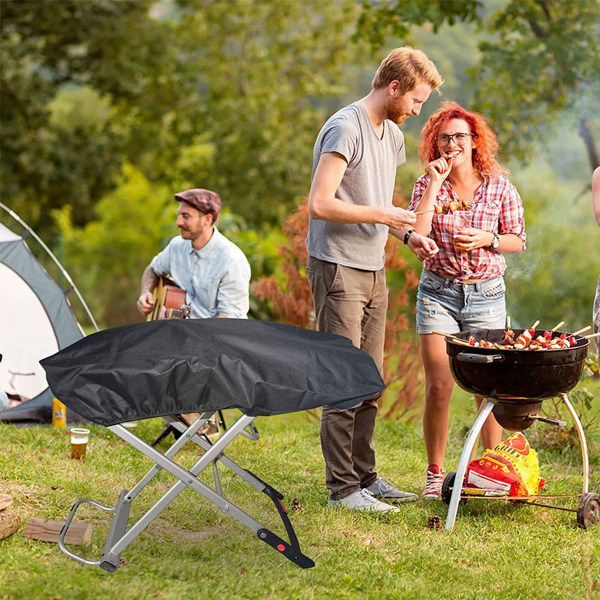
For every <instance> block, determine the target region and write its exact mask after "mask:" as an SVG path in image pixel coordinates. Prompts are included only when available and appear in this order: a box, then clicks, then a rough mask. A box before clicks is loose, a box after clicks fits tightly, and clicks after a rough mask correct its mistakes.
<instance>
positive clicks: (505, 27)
mask: <svg viewBox="0 0 600 600" xmlns="http://www.w3.org/2000/svg"><path fill="white" fill-rule="evenodd" d="M494 4H495V5H496V6H498V8H497V9H496V10H491V11H490V10H488V7H486V6H484V5H483V4H482V3H481V2H478V1H477V0H472V1H471V0H461V1H453V2H446V1H444V0H437V1H435V2H430V1H428V0H425V1H423V0H410V1H407V0H387V1H385V2H383V3H377V4H373V5H371V4H370V3H368V2H367V3H365V4H364V14H363V16H362V17H361V20H360V23H359V28H358V32H357V36H358V37H360V38H364V39H368V40H370V41H371V43H373V44H375V45H376V46H378V45H381V44H382V43H383V40H385V35H386V34H389V33H393V34H395V35H398V36H401V37H406V36H407V35H408V34H409V33H410V31H411V28H412V27H413V26H415V25H424V24H428V25H431V26H433V29H434V31H437V30H438V29H439V28H440V27H441V26H442V25H452V24H453V23H454V22H456V21H467V22H477V23H479V24H481V26H482V27H483V29H484V31H485V32H486V33H487V36H486V37H488V38H489V39H487V40H483V41H481V42H480V43H479V51H480V56H481V60H480V62H479V64H477V65H476V66H475V67H473V68H472V69H470V75H471V82H472V85H473V86H474V88H475V99H474V106H473V107H474V108H475V109H478V110H480V111H481V112H483V113H484V114H485V115H486V116H487V117H489V118H490V119H491V120H492V121H493V122H494V125H495V128H496V130H497V132H498V133H499V135H500V138H501V139H502V142H503V147H504V151H505V152H506V153H508V154H510V155H511V156H514V157H516V158H518V159H527V158H528V156H529V155H530V154H531V152H532V149H533V147H534V146H535V144H536V143H537V142H539V141H540V140H547V139H549V137H550V136H551V135H553V134H554V133H555V132H556V124H557V122H558V119H559V117H560V116H561V115H562V114H563V113H564V112H565V111H572V112H574V113H575V114H576V115H577V120H578V130H579V133H580V136H581V138H582V140H583V143H584V144H585V148H586V152H587V155H588V160H589V164H590V166H591V168H592V170H593V169H594V168H595V167H597V166H598V165H599V164H600V158H599V154H598V146H597V143H596V139H597V138H598V135H599V133H600V118H599V117H598V110H597V104H598V98H599V97H600V53H599V52H598V39H600V3H599V2H597V1H596V0H509V1H503V2H496V3H494Z"/></svg>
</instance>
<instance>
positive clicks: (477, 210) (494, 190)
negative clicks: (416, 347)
mask: <svg viewBox="0 0 600 600" xmlns="http://www.w3.org/2000/svg"><path fill="white" fill-rule="evenodd" d="M497 153H498V142H497V140H496V136H495V134H494V132H493V131H492V129H491V127H490V126H489V125H488V123H487V121H486V119H485V118H484V117H483V116H482V115H480V114H478V113H475V112H470V111H467V110H465V109H464V108H462V107H461V106H459V105H458V104H456V103H455V102H445V103H443V104H442V106H441V108H440V109H439V110H438V111H437V112H436V113H435V114H433V115H432V116H431V117H430V118H429V120H428V122H427V123H426V124H425V126H424V128H423V130H422V132H421V145H420V147H419V156H420V158H421V160H422V161H423V162H424V163H425V164H426V165H427V166H426V168H425V175H422V176H421V177H419V179H418V180H417V182H416V183H415V186H414V189H413V194H412V199H411V202H410V206H409V210H414V211H417V212H418V213H421V214H420V215H419V217H418V220H417V223H416V225H415V231H416V232H418V233H420V234H422V235H429V237H431V238H432V239H433V240H434V241H435V242H436V243H437V245H438V247H439V252H438V253H437V254H436V255H435V256H433V257H432V258H429V259H427V260H425V261H424V264H423V273H422V275H421V279H420V282H419V290H418V294H417V331H418V333H419V338H420V341H421V356H422V358H423V363H424V366H425V381H426V384H425V385H426V396H425V409H424V414H423V433H424V437H425V446H426V449H427V458H428V465H429V466H428V468H427V483H426V485H425V489H424V491H423V493H422V496H423V497H424V498H432V499H435V498H439V497H440V493H441V487H442V482H443V479H444V469H443V460H444V452H445V449H446V439H447V436H448V409H449V405H450V396H451V395H452V389H453V387H454V381H453V379H452V375H451V373H450V367H449V363H448V357H447V356H446V345H445V341H444V338H443V337H441V336H438V335H434V334H433V332H434V331H441V332H444V333H457V332H459V331H465V330H469V329H484V328H489V329H500V328H502V327H504V323H505V319H506V306H505V298H504V292H505V285H504V279H503V275H504V271H505V269H506V261H505V259H504V256H503V254H508V253H512V252H520V251H521V250H523V249H524V247H525V224H524V221H523V205H522V203H521V198H520V197H519V194H518V192H517V190H516V189H515V187H514V186H513V185H512V184H511V183H510V181H509V180H508V179H507V178H506V176H505V173H507V171H505V170H504V169H502V167H501V166H500V165H499V164H498V162H497V160H496V155H497ZM409 235H410V234H409V233H407V236H409ZM476 400H477V403H478V404H480V403H481V398H476ZM501 435H502V429H501V427H500V426H499V425H498V423H497V422H496V420H495V419H494V417H493V415H490V416H489V418H488V420H487V421H486V423H485V425H484V427H483V429H482V432H481V438H482V442H483V444H484V446H485V447H486V448H493V447H494V446H496V445H497V444H498V443H499V442H500V441H501Z"/></svg>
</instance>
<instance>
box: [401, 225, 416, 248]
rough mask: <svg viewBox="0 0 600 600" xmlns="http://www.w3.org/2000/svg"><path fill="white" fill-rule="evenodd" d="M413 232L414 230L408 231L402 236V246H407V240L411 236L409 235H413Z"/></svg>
mask: <svg viewBox="0 0 600 600" xmlns="http://www.w3.org/2000/svg"><path fill="white" fill-rule="evenodd" d="M414 232H415V230H414V229H409V230H408V231H407V232H406V233H405V234H404V245H405V246H406V244H408V238H409V237H410V236H411V234H413V233H414Z"/></svg>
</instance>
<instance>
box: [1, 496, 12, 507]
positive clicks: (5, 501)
mask: <svg viewBox="0 0 600 600" xmlns="http://www.w3.org/2000/svg"><path fill="white" fill-rule="evenodd" d="M12 503H13V499H12V498H11V497H10V496H9V495H8V494H0V510H4V509H5V508H8V507H9V506H10V505H11V504H12Z"/></svg>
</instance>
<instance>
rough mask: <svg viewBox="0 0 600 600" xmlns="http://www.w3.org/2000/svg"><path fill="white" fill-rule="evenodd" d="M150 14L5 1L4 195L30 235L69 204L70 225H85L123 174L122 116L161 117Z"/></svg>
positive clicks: (128, 7) (161, 56)
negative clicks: (146, 113)
mask: <svg viewBox="0 0 600 600" xmlns="http://www.w3.org/2000/svg"><path fill="white" fill-rule="evenodd" d="M149 6H150V4H149V3H148V2H138V1H133V0H123V1H121V0H94V1H93V2H79V1H77V0H62V1H61V2H54V3H52V5H51V6H50V5H49V4H48V3H47V2H44V1H39V0H38V1H29V2H21V1H15V0H7V1H5V2H2V13H1V17H2V21H1V23H2V38H3V43H2V47H1V52H2V54H1V58H2V65H3V68H2V75H1V77H2V80H1V92H0V93H1V102H2V139H1V144H2V148H1V149H2V163H1V168H2V196H3V199H4V200H5V201H6V202H8V203H10V204H11V206H12V207H13V208H14V209H15V210H17V211H18V212H20V213H21V214H22V215H23V217H25V218H26V219H27V220H28V221H30V222H31V224H32V225H33V226H34V227H36V228H42V229H44V227H48V225H49V220H48V212H49V211H50V210H52V209H53V208H59V207H61V206H65V205H69V204H71V205H74V206H76V208H77V210H75V211H73V218H74V221H75V222H76V223H79V224H83V223H85V222H86V221H87V220H89V219H90V218H91V216H92V214H93V205H94V203H95V202H96V201H97V200H98V199H99V198H100V197H101V196H102V194H103V193H105V192H106V191H108V190H109V189H111V188H112V187H113V185H114V180H115V178H116V177H117V176H118V174H119V172H120V165H121V162H122V152H123V144H124V143H125V141H126V139H127V135H126V132H125V131H124V130H123V128H122V126H121V124H122V122H123V113H127V112H128V111H134V110H135V111H139V110H140V108H139V107H140V106H142V107H143V106H145V107H146V108H148V107H154V108H153V110H154V111H160V108H161V105H160V104H159V103H155V102H154V101H155V100H156V96H157V94H156V93H155V90H156V89H159V88H161V87H162V88H165V87H166V85H165V84H166V82H164V79H165V77H167V78H168V74H169V72H170V71H171V69H169V67H168V64H169V63H170V57H171V54H170V52H169V47H170V46H169V40H168V37H167V36H166V35H163V32H162V31H161V28H160V27H159V24H158V23H156V22H155V21H153V20H152V19H149V18H148V9H149ZM165 74H167V75H166V76H165ZM65 86H71V87H73V86H77V87H82V88H84V90H85V92H82V93H83V96H82V95H81V94H82V93H80V96H79V99H78V101H77V102H70V101H69V96H70V95H71V96H72V94H77V93H78V92H74V91H73V90H72V89H71V91H65V90H66V89H67V90H68V87H67V88H65ZM142 99H144V102H142V101H141V100H142ZM61 102H62V103H63V104H64V106H63V108H62V109H61V106H60V104H61ZM97 102H100V104H101V105H102V107H101V110H100V111H99V112H98V113H97V114H93V113H91V112H90V109H89V107H90V106H92V105H93V104H94V103H97ZM163 105H164V104H163ZM108 106H110V107H112V108H111V109H108ZM86 107H88V109H87V115H88V117H89V118H88V119H86V120H85V122H84V120H83V119H82V118H81V115H82V112H84V111H86ZM147 120H148V121H151V119H150V118H148V119H147Z"/></svg>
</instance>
